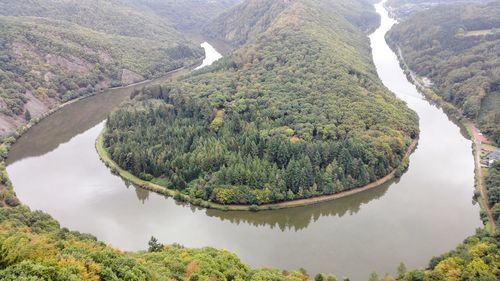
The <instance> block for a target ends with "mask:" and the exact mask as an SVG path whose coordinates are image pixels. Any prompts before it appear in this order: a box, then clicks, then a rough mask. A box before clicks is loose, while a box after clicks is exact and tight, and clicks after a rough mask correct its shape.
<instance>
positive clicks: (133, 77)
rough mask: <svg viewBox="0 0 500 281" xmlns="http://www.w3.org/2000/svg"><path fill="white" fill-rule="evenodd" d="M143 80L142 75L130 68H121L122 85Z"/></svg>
mask: <svg viewBox="0 0 500 281" xmlns="http://www.w3.org/2000/svg"><path fill="white" fill-rule="evenodd" d="M144 80H145V78H144V77H142V76H141V75H139V74H137V73H135V72H133V71H131V70H128V69H123V70H122V84H123V85H130V84H134V83H137V82H141V81H144Z"/></svg>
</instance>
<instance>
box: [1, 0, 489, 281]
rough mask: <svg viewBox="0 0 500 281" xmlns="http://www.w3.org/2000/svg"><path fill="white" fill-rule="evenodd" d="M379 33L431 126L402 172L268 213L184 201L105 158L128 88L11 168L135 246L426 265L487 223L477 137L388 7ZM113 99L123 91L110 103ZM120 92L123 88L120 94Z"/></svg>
mask: <svg viewBox="0 0 500 281" xmlns="http://www.w3.org/2000/svg"><path fill="white" fill-rule="evenodd" d="M377 9H378V11H379V12H380V13H381V14H382V15H383V17H382V26H381V28H380V29H379V30H377V32H375V33H374V34H373V35H372V36H371V42H372V48H373V52H374V62H375V64H376V66H377V71H378V73H379V76H380V77H381V79H382V81H383V82H384V84H385V85H386V86H387V87H389V88H390V89H391V90H392V91H393V92H395V93H396V94H397V95H398V96H399V97H400V98H401V99H403V100H405V101H406V102H407V103H408V105H409V106H410V107H411V108H412V109H414V110H415V111H417V113H418V115H419V116H420V129H421V135H420V140H419V145H418V148H417V149H416V151H415V152H414V153H413V154H412V155H411V157H410V168H409V170H408V172H407V173H405V174H404V175H403V177H402V178H401V179H400V180H399V181H398V182H392V183H388V184H386V185H383V186H381V187H379V188H376V189H373V190H369V191H366V192H363V193H360V194H356V195H353V196H350V197H347V198H343V199H340V200H335V201H331V202H325V203H321V204H317V205H313V206H307V207H302V208H295V209H285V210H276V211H265V212H258V213H253V212H221V211H215V210H205V209H200V208H197V207H193V206H189V205H185V204H180V203H176V202H175V201H174V200H172V199H171V198H165V197H163V196H161V195H158V194H155V193H149V192H147V191H144V190H141V189H137V188H135V187H134V186H131V185H129V184H127V183H125V182H124V181H123V180H122V179H121V178H119V177H117V176H115V175H113V174H111V173H110V171H109V170H108V169H107V168H106V166H105V165H104V164H103V163H102V162H101V161H100V160H99V158H98V155H97V153H96V151H95V148H94V144H95V139H96V137H97V136H98V134H99V132H100V131H101V130H102V128H103V126H104V123H103V122H102V121H103V120H104V118H105V116H106V115H107V114H108V113H109V111H110V109H111V108H112V107H113V106H115V105H116V104H118V103H120V101H121V100H123V99H124V98H126V96H128V95H127V94H126V93H122V92H120V93H122V94H117V95H116V96H115V95H112V94H111V95H108V94H104V95H99V96H96V97H94V100H92V99H87V100H84V101H80V102H77V103H75V104H74V105H72V106H71V107H68V108H66V109H63V110H61V111H59V112H57V113H55V114H54V115H52V116H50V117H49V118H47V119H45V120H43V121H42V122H41V123H40V124H39V125H37V126H35V127H34V128H33V129H32V130H30V131H29V132H28V133H27V134H26V135H25V136H23V137H22V138H21V139H20V140H19V142H18V143H17V144H16V145H14V147H13V149H12V153H11V155H10V159H9V163H10V165H9V166H8V167H7V170H8V172H9V175H10V177H11V180H12V182H13V184H14V189H15V191H16V193H17V194H18V196H19V198H20V199H21V201H22V202H24V203H25V204H27V205H28V206H30V207H31V208H33V209H39V210H43V211H45V212H47V213H49V214H51V215H52V216H53V217H54V218H56V219H57V220H58V221H59V222H60V223H61V225H62V226H64V227H68V228H70V229H74V230H79V231H82V232H87V233H92V234H94V235H95V236H96V237H97V238H99V239H100V240H102V241H104V242H106V243H110V244H112V245H113V246H116V247H119V248H121V249H123V250H144V249H145V248H146V247H147V242H148V240H149V238H150V237H151V235H154V236H155V237H157V238H158V239H159V240H160V241H162V242H164V243H180V244H183V245H185V246H188V247H204V246H212V247H217V248H222V249H228V250H230V251H233V252H235V253H236V254H238V256H239V257H241V258H242V260H243V261H244V262H246V263H249V264H251V265H253V266H273V267H277V268H280V269H297V268H300V267H303V268H305V269H307V270H308V271H309V272H310V273H316V272H333V273H335V274H337V276H339V277H341V276H349V277H350V278H351V280H366V279H367V277H368V275H369V273H370V272H372V271H377V272H379V273H380V274H384V273H386V272H388V273H394V271H395V267H396V266H397V265H398V264H399V263H400V262H402V261H403V262H405V263H406V264H407V266H408V267H410V268H415V267H422V266H425V265H427V262H428V261H429V259H430V258H431V257H432V256H435V255H438V254H440V253H442V252H444V251H447V250H450V249H452V248H454V247H455V246H456V244H457V243H459V242H461V241H462V240H463V239H464V238H465V237H466V236H468V235H470V234H473V233H474V230H475V228H476V227H480V226H481V221H480V219H479V209H478V207H477V206H474V205H473V204H472V200H471V198H472V195H473V186H474V162H473V157H472V153H471V148H470V147H471V142H470V141H469V140H466V139H465V138H463V137H462V135H461V133H460V129H459V128H458V127H457V126H456V125H454V124H453V123H452V122H450V121H449V119H448V118H447V116H446V115H445V114H443V112H442V111H441V110H439V109H438V108H436V107H435V106H431V105H430V104H429V103H428V102H426V101H425V100H424V99H423V98H422V96H421V95H420V94H419V93H418V92H417V91H416V89H415V87H414V86H413V85H411V84H410V83H408V81H407V80H406V77H405V76H404V74H403V72H402V71H401V69H400V68H399V63H398V61H397V59H396V56H395V55H394V54H393V53H392V52H391V51H390V49H389V48H388V46H387V45H386V43H385V40H384V34H385V33H386V31H387V30H389V28H390V27H391V26H392V24H393V23H394V22H393V21H392V20H390V19H389V18H388V17H387V15H386V13H385V11H383V9H382V6H381V5H378V6H377ZM106 98H109V99H111V100H112V101H111V100H110V101H109V102H106V100H105V99H106ZM115 98H116V99H115Z"/></svg>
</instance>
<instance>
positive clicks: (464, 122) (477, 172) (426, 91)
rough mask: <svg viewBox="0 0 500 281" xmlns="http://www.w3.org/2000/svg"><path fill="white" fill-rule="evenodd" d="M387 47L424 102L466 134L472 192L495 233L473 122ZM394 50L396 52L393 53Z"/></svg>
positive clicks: (486, 224)
mask: <svg viewBox="0 0 500 281" xmlns="http://www.w3.org/2000/svg"><path fill="white" fill-rule="evenodd" d="M388 45H389V47H390V48H391V49H392V50H393V52H394V53H395V54H396V56H397V58H398V61H399V64H400V66H401V68H402V69H403V71H404V73H405V75H406V77H407V78H408V80H409V81H410V82H411V83H412V84H413V85H415V87H416V88H417V90H418V91H419V92H420V93H422V95H423V96H424V97H425V99H426V100H428V101H429V102H433V103H435V104H436V105H437V106H439V107H440V108H441V109H442V110H443V112H444V113H445V114H446V115H447V116H448V117H450V118H453V119H455V121H456V123H457V125H458V126H459V127H462V128H463V129H465V131H466V132H467V139H469V140H470V141H471V142H472V145H471V148H472V155H473V157H474V191H475V192H479V195H480V198H478V199H476V201H477V202H478V204H479V206H480V210H481V211H484V212H485V213H486V215H487V217H488V221H486V222H483V223H484V228H485V229H486V230H487V231H490V232H492V233H494V232H495V231H496V222H495V220H494V219H493V214H492V211H491V208H490V207H489V206H488V203H487V202H488V198H487V196H486V191H485V188H484V184H483V182H484V175H483V171H482V168H481V163H480V161H481V157H480V154H481V141H480V140H478V139H477V138H476V136H475V134H474V132H473V130H474V129H476V128H477V126H476V123H475V122H474V121H473V120H470V119H468V118H467V117H465V116H464V115H463V114H462V111H461V110H460V109H459V108H457V107H456V106H455V105H453V104H451V103H449V102H447V101H445V100H444V99H443V98H442V97H441V96H439V95H438V94H436V93H435V91H433V90H432V89H430V88H427V87H424V86H423V85H422V84H421V83H420V81H419V80H418V76H417V74H416V73H414V72H413V71H412V70H411V69H410V67H409V66H408V64H407V63H406V61H405V59H404V56H403V54H402V51H401V48H400V47H399V46H398V45H397V44H396V43H388ZM394 49H396V50H397V51H395V50H394Z"/></svg>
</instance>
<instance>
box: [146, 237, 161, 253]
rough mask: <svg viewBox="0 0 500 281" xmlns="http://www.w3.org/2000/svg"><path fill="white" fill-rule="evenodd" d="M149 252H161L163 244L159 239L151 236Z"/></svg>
mask: <svg viewBox="0 0 500 281" xmlns="http://www.w3.org/2000/svg"><path fill="white" fill-rule="evenodd" d="M148 246H149V248H148V252H161V250H162V249H163V244H161V243H159V242H158V239H156V238H155V237H153V236H151V239H150V240H149V242H148Z"/></svg>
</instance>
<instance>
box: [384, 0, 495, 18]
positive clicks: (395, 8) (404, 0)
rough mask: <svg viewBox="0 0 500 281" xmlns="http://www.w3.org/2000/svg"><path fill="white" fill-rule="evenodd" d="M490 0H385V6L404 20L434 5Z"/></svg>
mask: <svg viewBox="0 0 500 281" xmlns="http://www.w3.org/2000/svg"><path fill="white" fill-rule="evenodd" d="M488 2H492V1H491V0H387V2H386V3H385V6H386V7H387V8H388V9H389V11H390V13H391V16H393V17H395V18H397V19H398V20H406V19H408V18H409V17H411V16H412V15H414V14H417V13H420V12H423V11H426V10H429V9H432V8H434V7H436V6H438V5H439V6H443V5H453V4H467V3H475V4H481V3H482V4H484V3H488Z"/></svg>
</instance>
